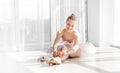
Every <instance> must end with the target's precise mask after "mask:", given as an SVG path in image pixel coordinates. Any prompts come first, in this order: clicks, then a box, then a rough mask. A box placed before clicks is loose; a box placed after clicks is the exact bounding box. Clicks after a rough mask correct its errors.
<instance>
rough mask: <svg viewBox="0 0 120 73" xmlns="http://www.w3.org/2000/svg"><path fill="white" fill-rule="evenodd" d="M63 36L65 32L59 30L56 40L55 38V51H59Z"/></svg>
mask: <svg viewBox="0 0 120 73" xmlns="http://www.w3.org/2000/svg"><path fill="white" fill-rule="evenodd" d="M62 35H63V30H59V31H58V32H57V34H56V38H55V41H54V44H53V49H54V51H55V50H56V49H57V46H58V43H59V41H60V38H61V37H62Z"/></svg>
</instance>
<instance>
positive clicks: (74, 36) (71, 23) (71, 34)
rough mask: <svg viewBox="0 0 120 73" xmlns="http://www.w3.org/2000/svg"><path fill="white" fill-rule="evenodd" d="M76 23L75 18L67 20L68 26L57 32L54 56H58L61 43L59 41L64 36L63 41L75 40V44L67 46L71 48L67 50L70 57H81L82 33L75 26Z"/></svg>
mask: <svg viewBox="0 0 120 73" xmlns="http://www.w3.org/2000/svg"><path fill="white" fill-rule="evenodd" d="M75 25H76V21H75V20H71V19H69V20H68V21H66V27H65V28H63V29H61V30H59V31H58V32H57V34H56V38H55V41H54V44H53V49H54V51H53V56H54V57H56V56H57V54H56V49H57V47H58V45H59V41H60V39H61V38H62V40H63V41H67V42H73V43H74V45H73V46H67V45H65V47H66V48H67V49H68V50H69V51H67V52H68V54H69V56H70V57H79V56H80V50H79V44H80V34H79V32H78V31H77V30H76V29H75V28H74V27H75Z"/></svg>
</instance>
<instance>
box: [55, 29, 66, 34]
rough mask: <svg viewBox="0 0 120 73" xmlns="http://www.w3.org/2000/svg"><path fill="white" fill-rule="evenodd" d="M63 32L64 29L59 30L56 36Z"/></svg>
mask: <svg viewBox="0 0 120 73" xmlns="http://www.w3.org/2000/svg"><path fill="white" fill-rule="evenodd" d="M64 32H65V28H63V29H60V30H59V31H58V32H57V34H58V35H63V33H64Z"/></svg>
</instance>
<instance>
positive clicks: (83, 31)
mask: <svg viewBox="0 0 120 73" xmlns="http://www.w3.org/2000/svg"><path fill="white" fill-rule="evenodd" d="M72 13H74V14H75V15H76V16H77V25H76V27H75V28H76V29H77V30H78V31H79V32H80V36H81V41H82V42H85V41H87V0H51V32H53V33H51V36H52V37H51V39H52V42H53V41H54V38H55V35H56V32H57V31H58V30H59V29H61V28H63V27H64V26H65V24H66V23H65V22H66V19H67V17H68V16H69V15H71V14H72Z"/></svg>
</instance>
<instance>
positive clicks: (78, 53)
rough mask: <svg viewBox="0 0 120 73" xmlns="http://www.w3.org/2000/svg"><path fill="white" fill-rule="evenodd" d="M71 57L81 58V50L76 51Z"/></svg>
mask: <svg viewBox="0 0 120 73" xmlns="http://www.w3.org/2000/svg"><path fill="white" fill-rule="evenodd" d="M69 56H70V57H72V58H79V57H80V48H78V50H76V51H75V52H73V53H71V54H70V55H69Z"/></svg>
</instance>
